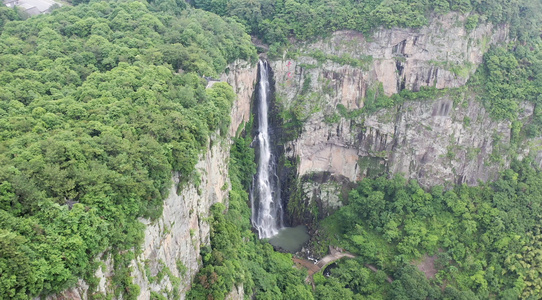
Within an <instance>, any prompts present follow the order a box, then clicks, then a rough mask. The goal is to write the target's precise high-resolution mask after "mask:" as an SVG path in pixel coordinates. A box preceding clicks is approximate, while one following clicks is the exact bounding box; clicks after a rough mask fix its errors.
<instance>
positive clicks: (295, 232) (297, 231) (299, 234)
mask: <svg viewBox="0 0 542 300" xmlns="http://www.w3.org/2000/svg"><path fill="white" fill-rule="evenodd" d="M309 238H310V236H309V234H308V232H307V226H305V225H299V226H296V227H285V228H282V229H281V230H280V231H279V233H278V234H277V235H275V236H273V237H271V238H270V239H269V243H270V244H271V245H273V246H275V247H280V248H282V249H284V250H285V251H288V252H290V253H295V252H297V251H299V250H301V247H303V244H305V243H306V242H307V241H308V240H309Z"/></svg>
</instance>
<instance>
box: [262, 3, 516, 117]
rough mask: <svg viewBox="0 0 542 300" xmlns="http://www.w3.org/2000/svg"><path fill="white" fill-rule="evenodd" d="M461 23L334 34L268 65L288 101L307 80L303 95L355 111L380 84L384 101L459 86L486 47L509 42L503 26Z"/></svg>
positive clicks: (442, 19) (459, 19)
mask: <svg viewBox="0 0 542 300" xmlns="http://www.w3.org/2000/svg"><path fill="white" fill-rule="evenodd" d="M465 22H466V17H465V16H464V15H460V14H456V13H450V14H447V15H444V16H438V17H434V18H432V19H431V20H430V24H429V25H428V26H425V27H422V28H420V29H404V28H393V29H380V30H377V31H376V32H375V33H374V35H373V36H371V37H365V36H364V35H363V34H361V33H358V32H355V31H338V32H335V33H334V34H332V35H331V37H329V38H327V39H323V40H319V41H317V42H313V43H302V44H298V45H296V50H295V51H293V52H296V53H294V54H292V53H290V54H291V55H290V56H292V55H293V56H297V58H295V59H282V60H277V61H274V62H273V64H272V67H273V70H274V72H275V80H276V82H277V84H279V85H282V86H283V87H284V88H283V89H280V90H279V89H277V91H278V92H279V93H280V94H281V95H282V96H283V97H284V98H285V99H286V100H287V101H291V100H292V99H293V98H295V97H296V96H297V95H298V94H299V92H300V91H302V90H303V84H306V83H305V81H306V80H307V78H311V82H310V83H309V84H306V85H307V87H310V88H308V90H310V91H312V92H320V94H323V95H324V96H323V97H324V98H325V100H326V102H329V104H332V105H336V104H343V105H344V106H346V107H347V108H360V107H362V106H363V102H364V98H365V96H366V95H367V92H368V91H369V90H371V89H375V88H376V87H377V86H378V85H379V84H382V88H383V91H384V93H385V94H386V95H391V94H394V93H397V92H399V91H400V90H402V89H405V88H406V89H409V90H413V91H418V90H419V89H420V88H421V87H423V86H435V87H437V88H439V89H441V88H446V87H459V86H462V85H464V84H465V83H466V82H467V80H468V78H469V76H470V75H471V74H472V73H473V72H474V71H475V70H476V67H477V66H478V64H480V63H481V62H482V58H483V54H484V53H485V52H486V51H487V49H488V48H489V46H490V45H492V44H496V43H501V42H504V41H506V40H507V37H508V27H507V26H506V25H498V26H497V25H492V24H491V23H483V24H480V25H478V26H477V27H476V28H474V29H473V30H472V31H467V30H466V29H465V28H464V24H465Z"/></svg>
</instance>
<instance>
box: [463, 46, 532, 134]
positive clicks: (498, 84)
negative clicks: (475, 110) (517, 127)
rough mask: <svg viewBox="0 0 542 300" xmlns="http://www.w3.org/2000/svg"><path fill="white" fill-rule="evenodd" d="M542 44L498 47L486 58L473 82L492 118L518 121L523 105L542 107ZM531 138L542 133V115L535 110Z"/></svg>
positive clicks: (471, 83) (470, 83)
mask: <svg viewBox="0 0 542 300" xmlns="http://www.w3.org/2000/svg"><path fill="white" fill-rule="evenodd" d="M541 48H542V42H541V41H540V38H537V39H535V40H530V41H529V42H528V43H511V44H510V45H508V46H504V47H495V48H492V49H490V50H489V52H488V53H487V54H486V55H485V56H484V62H483V64H482V65H481V67H480V68H479V69H478V72H477V73H476V75H475V76H474V77H473V79H472V80H471V81H470V82H469V86H470V87H473V88H475V91H478V92H479V96H480V98H481V100H482V101H483V102H484V104H486V107H487V108H488V109H489V112H490V113H491V115H492V116H493V117H495V118H497V119H508V120H515V119H517V117H518V113H519V110H520V109H519V107H520V104H521V102H522V101H530V102H532V103H534V104H536V105H537V107H538V104H541V103H542V97H541V96H540V95H541V94H542V49H541ZM532 121H533V122H531V125H530V126H531V128H529V131H530V133H529V135H531V136H533V135H534V134H536V133H539V132H540V128H541V126H542V112H541V111H540V109H535V111H534V117H533V120H532Z"/></svg>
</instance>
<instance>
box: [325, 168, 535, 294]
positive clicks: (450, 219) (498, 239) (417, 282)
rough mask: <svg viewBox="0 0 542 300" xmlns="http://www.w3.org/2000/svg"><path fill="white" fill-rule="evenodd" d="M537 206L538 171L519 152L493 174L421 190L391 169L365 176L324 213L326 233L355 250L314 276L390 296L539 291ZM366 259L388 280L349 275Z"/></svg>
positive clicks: (340, 286)
mask: <svg viewBox="0 0 542 300" xmlns="http://www.w3.org/2000/svg"><path fill="white" fill-rule="evenodd" d="M541 216H542V173H541V172H540V171H536V170H535V169H534V168H533V167H531V161H529V160H528V159H525V161H523V162H514V163H513V164H512V168H511V169H509V170H506V171H504V172H503V173H502V176H501V179H499V180H497V181H496V182H494V183H487V184H482V185H480V186H479V187H468V186H456V187H455V188H454V189H452V190H449V191H444V189H443V188H441V187H438V186H437V187H434V188H433V189H432V190H431V192H426V191H424V190H423V189H421V188H420V187H419V186H418V184H417V183H416V182H415V181H410V182H407V181H406V180H405V179H404V178H403V177H400V176H396V177H394V178H393V179H391V180H390V179H387V178H384V177H381V178H377V179H364V180H362V181H361V182H360V183H359V185H358V187H357V188H356V189H354V190H352V191H351V192H350V195H349V204H348V205H346V206H344V207H342V208H341V209H340V210H339V211H337V212H336V213H335V215H332V216H330V217H329V219H328V220H327V221H325V222H327V223H329V222H332V223H336V224H337V225H338V226H339V228H340V229H339V232H336V233H333V232H330V233H329V234H336V235H338V236H340V237H341V238H340V241H341V243H343V246H345V247H346V249H348V250H349V251H351V252H353V253H356V254H357V255H358V258H357V259H356V261H355V262H342V263H340V264H339V268H338V269H336V270H333V271H332V277H331V278H329V279H326V280H324V281H323V282H321V284H323V285H324V286H328V285H335V286H336V287H335V288H334V289H335V290H344V289H349V290H351V291H353V292H354V294H357V295H364V296H368V297H377V298H379V297H382V296H384V298H391V299H427V298H428V297H429V298H430V299H488V298H492V297H493V298H496V299H518V298H522V299H538V298H539V296H540V289H541V288H542V283H541V282H540V274H542V264H541V257H540V255H539V254H540V251H541V250H540V241H541V240H542V235H541V234H542V233H541V227H540V217H541ZM330 228H331V227H330ZM322 229H323V230H326V228H322ZM425 254H426V255H428V256H433V258H431V257H428V256H424V255H425ZM431 261H433V262H431ZM422 263H424V264H425V266H426V270H429V271H430V270H431V268H428V266H434V272H435V274H434V278H433V279H430V280H428V279H426V277H425V276H424V274H422V273H421V272H419V271H418V270H416V268H415V267H413V266H411V265H412V264H413V265H419V264H422ZM367 264H371V265H373V266H374V267H376V268H378V269H380V270H382V271H384V272H385V273H386V274H388V275H390V276H391V277H392V278H393V279H394V282H393V283H392V284H389V283H385V284H384V290H376V289H371V282H374V280H376V279H375V278H372V279H371V277H370V276H368V275H367V274H365V275H363V274H360V275H355V274H358V273H364V272H365V271H360V270H359V268H363V265H367ZM355 265H357V267H354V266H355ZM365 273H366V272H365ZM375 276H376V274H375ZM335 278H336V279H339V281H338V282H336V283H334V280H335ZM358 280H361V281H362V282H364V280H366V283H364V284H360V283H359V281H358ZM373 284H374V283H373ZM382 284H383V283H382ZM444 286H446V288H445V289H441V288H440V287H444ZM363 288H365V289H363ZM317 291H318V287H317ZM343 292H344V291H343ZM346 299H355V297H354V298H353V297H350V298H349V297H346Z"/></svg>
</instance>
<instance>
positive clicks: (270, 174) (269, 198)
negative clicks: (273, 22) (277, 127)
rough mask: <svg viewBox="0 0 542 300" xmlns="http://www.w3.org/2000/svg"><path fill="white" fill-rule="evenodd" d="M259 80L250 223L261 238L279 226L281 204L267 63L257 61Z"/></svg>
mask: <svg viewBox="0 0 542 300" xmlns="http://www.w3.org/2000/svg"><path fill="white" fill-rule="evenodd" d="M259 70H260V82H259V84H258V93H257V95H258V97H257V103H256V107H257V112H256V120H257V122H258V123H257V128H258V131H257V136H256V137H255V140H254V142H255V143H257V147H256V149H257V157H258V170H257V173H256V176H255V177H254V180H253V187H252V190H251V197H250V198H251V205H252V225H253V226H254V228H255V229H256V230H257V231H258V236H259V237H260V238H261V239H264V238H270V237H272V236H274V235H276V234H277V233H278V232H279V230H280V229H281V227H282V226H283V225H282V213H283V212H282V204H281V200H280V191H279V187H278V179H277V175H276V156H275V155H274V154H273V153H272V149H273V148H272V145H271V135H270V127H269V116H268V111H269V96H270V93H271V89H270V86H269V66H268V64H267V62H264V61H261V60H260V62H259Z"/></svg>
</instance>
